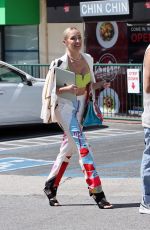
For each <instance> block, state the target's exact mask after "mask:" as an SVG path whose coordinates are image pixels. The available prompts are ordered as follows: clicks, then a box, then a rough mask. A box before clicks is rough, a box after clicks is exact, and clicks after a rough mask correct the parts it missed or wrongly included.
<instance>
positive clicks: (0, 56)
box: [0, 26, 4, 60]
mask: <svg viewBox="0 0 150 230" xmlns="http://www.w3.org/2000/svg"><path fill="white" fill-rule="evenodd" d="M0 60H4V27H3V26H0Z"/></svg>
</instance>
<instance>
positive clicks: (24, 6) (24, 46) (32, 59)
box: [0, 0, 40, 64]
mask: <svg viewBox="0 0 150 230" xmlns="http://www.w3.org/2000/svg"><path fill="white" fill-rule="evenodd" d="M39 22H40V15H39V0H32V1H31V0H25V1H19V0H13V1H12V0H7V1H6V0H0V59H2V60H4V61H6V62H9V63H13V64H28V63H38V62H39V47H38V46H39V31H38V28H39Z"/></svg>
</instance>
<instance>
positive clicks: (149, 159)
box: [141, 128, 150, 204]
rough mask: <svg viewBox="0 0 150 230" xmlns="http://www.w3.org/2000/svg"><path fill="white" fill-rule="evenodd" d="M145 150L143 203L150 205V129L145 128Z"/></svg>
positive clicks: (143, 161)
mask: <svg viewBox="0 0 150 230" xmlns="http://www.w3.org/2000/svg"><path fill="white" fill-rule="evenodd" d="M144 133H145V150H144V152H143V158H142V162H141V180H142V194H143V202H144V203H145V204H150V128H144Z"/></svg>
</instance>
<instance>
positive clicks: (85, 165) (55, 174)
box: [47, 96, 102, 193]
mask: <svg viewBox="0 0 150 230" xmlns="http://www.w3.org/2000/svg"><path fill="white" fill-rule="evenodd" d="M84 104H85V96H78V97H77V101H75V102H72V101H69V100H67V99H63V98H59V99H58V105H57V107H56V111H55V115H56V118H57V120H58V121H59V124H60V126H61V127H62V128H63V130H64V136H63V140H62V144H61V147H60V152H59V154H58V156H57V158H56V161H55V163H54V165H53V167H52V170H51V172H50V174H49V176H48V178H47V180H53V181H54V183H53V184H54V186H56V187H58V186H59V182H60V180H61V178H62V176H63V174H64V172H65V170H66V168H67V166H68V164H69V161H70V158H71V156H72V154H73V153H74V152H78V154H79V163H80V166H81V169H82V171H83V173H84V176H85V180H86V183H87V185H88V188H89V190H90V192H92V193H99V192H101V191H102V186H101V180H100V177H99V175H98V173H97V171H96V167H95V163H94V160H93V153H92V150H91V147H90V146H89V144H88V143H87V140H86V137H85V135H84V133H83V131H82V126H81V118H82V115H83V112H84Z"/></svg>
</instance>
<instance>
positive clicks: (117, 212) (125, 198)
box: [0, 175, 150, 230]
mask: <svg viewBox="0 0 150 230" xmlns="http://www.w3.org/2000/svg"><path fill="white" fill-rule="evenodd" d="M45 179H46V178H45V177H37V176H35V177H34V176H9V175H8V176H7V175H0V207H1V209H0V226H1V228H0V229H1V230H20V229H21V230H64V229H66V230H78V229H79V230H105V229H106V230H110V229H112V230H116V229H117V230H125V229H126V230H131V229H132V230H135V229H136V230H141V229H142V230H145V229H146V230H148V229H149V223H150V216H149V215H141V214H139V212H138V207H139V202H140V197H141V191H140V189H141V187H140V179H139V178H132V179H127V178H125V179H124V178H115V179H114V178H113V179H104V178H102V183H103V189H104V191H105V193H106V196H107V199H108V200H109V201H110V202H111V203H113V204H114V209H111V210H102V209H99V208H98V207H97V205H96V204H95V203H94V200H92V198H91V197H89V195H88V190H87V189H86V184H85V181H84V179H83V178H82V177H81V178H80V177H79V178H63V180H62V183H61V185H60V188H59V191H58V200H59V201H60V203H61V204H62V206H61V207H50V206H49V204H48V200H47V198H46V196H45V194H44V193H43V191H42V189H43V186H44V182H45Z"/></svg>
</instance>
